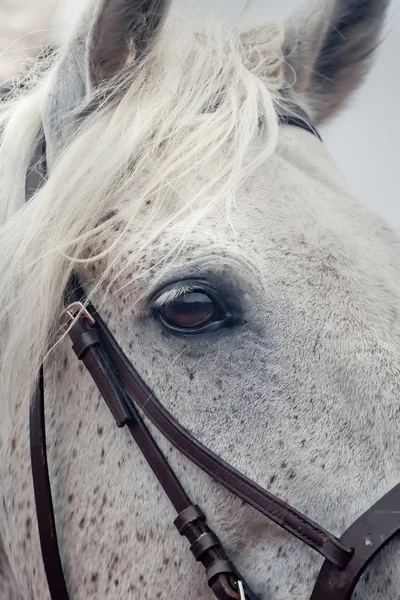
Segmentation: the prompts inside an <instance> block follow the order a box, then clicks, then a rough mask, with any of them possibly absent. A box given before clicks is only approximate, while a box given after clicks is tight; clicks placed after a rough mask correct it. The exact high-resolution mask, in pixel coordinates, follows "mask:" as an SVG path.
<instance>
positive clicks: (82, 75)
mask: <svg viewBox="0 0 400 600" xmlns="http://www.w3.org/2000/svg"><path fill="white" fill-rule="evenodd" d="M168 5H169V1H168V0H95V2H94V3H93V2H92V3H91V5H90V6H89V9H88V10H87V11H86V12H85V13H84V14H83V16H82V17H81V19H80V22H79V23H78V24H77V27H76V29H75V32H74V34H73V35H72V39H71V41H70V43H69V44H68V46H67V48H66V50H65V52H64V55H63V56H62V57H61V58H60V60H59V64H58V67H57V69H56V71H55V72H54V78H53V79H52V80H51V81H50V85H49V93H48V96H47V98H46V99H45V101H44V104H43V110H42V120H43V125H44V131H45V136H46V141H47V152H48V154H49V158H50V160H51V156H52V155H53V154H57V152H58V151H59V150H60V149H61V148H62V147H63V145H64V144H65V143H66V141H67V140H68V139H69V138H70V137H71V135H72V134H73V132H74V128H75V127H76V122H75V118H74V111H76V109H77V107H78V106H81V105H82V103H83V102H84V100H85V98H86V97H87V96H88V95H89V94H90V92H91V91H92V90H93V89H95V88H97V87H98V86H99V85H101V84H102V83H104V82H106V81H107V80H108V79H110V78H111V77H113V76H115V75H117V74H118V73H119V72H120V71H121V70H122V68H123V67H124V66H125V65H126V63H127V60H128V58H129V57H131V56H132V55H136V58H138V59H139V58H140V56H141V55H143V54H144V53H145V52H146V50H147V49H148V48H149V46H150V45H151V42H152V41H153V40H154V38H155V36H156V33H157V32H158V30H159V29H160V26H161V22H162V20H163V17H164V15H165V14H166V12H167V8H168Z"/></svg>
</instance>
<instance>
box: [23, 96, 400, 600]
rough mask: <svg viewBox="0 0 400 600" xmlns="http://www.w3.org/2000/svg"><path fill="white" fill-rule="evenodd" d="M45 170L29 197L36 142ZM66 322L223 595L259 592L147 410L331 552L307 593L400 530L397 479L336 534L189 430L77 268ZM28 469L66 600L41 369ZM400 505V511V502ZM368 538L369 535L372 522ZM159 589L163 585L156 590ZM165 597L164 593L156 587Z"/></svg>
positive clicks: (358, 564) (232, 598)
mask: <svg viewBox="0 0 400 600" xmlns="http://www.w3.org/2000/svg"><path fill="white" fill-rule="evenodd" d="M280 122H281V123H282V124H284V125H293V126H296V127H299V128H301V129H304V130H306V131H308V132H310V133H312V134H313V135H315V136H317V137H318V138H319V139H320V136H319V134H318V132H317V131H316V130H315V129H314V128H313V127H312V126H311V125H310V124H309V122H308V119H307V116H306V115H305V114H304V113H303V112H302V111H301V109H299V108H298V107H295V106H289V105H288V107H287V110H286V111H285V112H284V113H283V114H281V115H280ZM39 157H41V160H40V161H39V163H40V164H41V165H42V169H41V173H39V176H38V175H37V171H36V175H35V174H34V172H33V171H32V172H30V173H29V174H28V178H27V198H28V199H29V197H30V196H31V195H32V193H33V192H34V191H35V190H36V189H37V188H38V187H39V185H40V184H41V182H42V181H43V180H44V178H45V166H46V165H45V146H44V143H43V145H42V146H41V147H40V149H39ZM65 306H66V311H65V313H64V318H66V322H65V323H64V325H65V326H66V328H67V330H68V334H69V336H70V338H71V341H72V347H73V350H74V352H75V354H76V356H77V357H78V359H79V360H80V361H82V363H83V364H84V365H85V367H86V369H87V371H88V372H89V373H90V375H91V377H92V379H93V380H94V382H95V384H96V386H97V388H98V390H99V392H100V394H101V395H102V397H103V398H104V400H105V402H106V403H107V406H108V407H109V409H110V412H111V413H112V415H113V417H114V419H115V422H116V424H117V426H118V427H127V428H128V429H129V431H130V433H131V435H132V437H133V439H134V440H135V442H136V444H137V445H138V447H139V448H140V450H141V452H142V453H143V456H144V457H145V459H146V461H147V462H148V464H149V466H150V467H151V469H152V470H153V472H154V474H155V476H156V478H157V480H158V482H159V483H160V485H161V486H162V487H163V489H164V491H165V493H166V495H167V496H168V498H169V499H170V501H171V503H172V505H173V506H174V508H175V510H176V511H177V513H178V516H177V518H176V519H175V526H176V528H177V530H178V532H179V534H180V535H182V536H184V537H186V538H187V540H188V542H189V544H190V550H191V552H192V554H193V556H194V558H195V560H197V561H198V562H200V563H201V564H202V565H203V566H204V568H205V570H206V576H207V581H208V585H209V586H210V588H211V589H212V591H213V593H214V596H215V598H217V600H257V597H256V595H255V594H254V592H253V591H252V590H251V588H250V587H249V585H248V584H247V583H246V581H245V580H244V578H243V577H242V576H241V575H240V573H239V572H238V571H237V569H236V568H235V566H234V565H233V563H232V562H231V561H230V560H229V558H228V556H227V554H226V552H225V551H224V549H223V547H222V544H221V542H220V540H219V539H218V537H217V536H216V534H215V533H214V532H213V531H212V530H211V529H210V527H209V526H208V525H207V522H206V517H205V514H204V513H203V511H202V510H201V509H200V508H199V507H198V506H196V505H194V504H193V503H192V501H191V500H190V498H189V497H188V495H187V494H186V492H185V490H184V489H183V487H182V485H181V484H180V482H179V480H178V479H177V477H176V475H175V474H174V472H173V471H172V469H171V467H170V465H169V464H168V462H167V460H166V458H165V457H164V455H163V454H162V452H161V451H160V449H159V447H158V446H157V444H156V442H155V441H154V439H153V437H152V436H151V434H150V432H149V430H148V429H147V427H146V425H145V424H144V422H143V419H142V417H141V414H140V412H139V411H141V412H142V413H143V414H144V415H145V416H146V417H147V418H148V419H149V420H150V422H151V423H153V425H155V426H156V428H157V429H158V430H159V431H160V432H161V433H162V434H163V435H164V437H165V438H166V439H168V440H169V442H170V443H171V444H172V445H173V446H174V447H175V448H176V449H177V450H179V451H180V452H181V453H182V454H183V455H184V456H186V457H187V458H188V459H189V460H191V461H192V462H193V463H194V464H195V465H197V466H198V467H199V468H201V469H202V470H203V471H204V472H205V473H207V474H208V475H210V476H211V477H212V478H213V479H214V480H215V481H217V482H218V483H220V484H222V485H223V486H224V487H225V488H227V489H228V490H229V491H231V492H232V493H234V494H235V495H236V496H238V497H239V498H241V499H242V500H244V501H245V502H246V503H248V504H250V505H251V506H253V507H254V508H255V509H257V510H258V511H259V512H260V513H262V514H263V515H265V516H266V517H268V518H269V519H271V520H272V521H274V522H275V523H276V524H277V525H279V526H280V527H282V528H283V529H285V530H286V531H288V532H289V533H291V534H293V535H294V536H296V537H297V538H299V539H300V540H301V541H303V542H304V543H305V544H307V545H308V546H309V547H311V548H313V549H314V550H316V551H317V552H319V553H320V554H321V555H323V556H324V557H325V558H326V562H325V563H324V566H323V568H322V570H321V573H320V575H319V577H318V580H317V583H316V586H315V589H314V592H313V594H312V597H311V600H349V599H350V597H351V594H352V592H353V590H354V588H355V586H356V583H357V582H358V580H359V578H360V577H361V575H362V573H363V572H364V570H365V568H366V567H367V565H368V564H369V562H370V561H371V560H372V558H373V557H374V556H375V555H376V554H377V553H378V552H379V550H380V549H382V548H383V547H384V546H385V545H386V544H387V543H388V542H389V541H390V539H392V538H393V536H394V535H395V534H396V533H397V532H398V531H399V530H400V514H399V511H398V508H399V506H400V486H398V487H397V488H395V489H394V490H393V491H392V492H391V493H390V494H388V495H387V496H385V498H383V499H382V500H381V501H380V502H378V503H377V504H376V505H375V506H374V507H373V508H372V509H370V511H368V512H367V513H366V514H365V515H364V516H363V517H361V518H360V519H359V520H358V521H356V523H354V525H352V526H351V527H350V529H349V530H348V531H347V532H346V533H345V534H344V535H343V536H342V538H341V539H340V540H339V539H338V538H336V537H335V536H334V535H332V534H331V533H329V532H328V531H326V530H325V529H324V528H323V527H321V526H320V525H318V524H317V523H315V522H313V521H312V520H311V519H309V518H308V517H306V516H305V515H303V514H301V513H300V512H299V511H297V510H296V509H294V508H293V507H291V506H290V505H288V504H287V503H285V502H283V501H282V500H280V499H279V498H277V497H276V496H274V495H273V494H271V493H270V492H268V491H267V490H265V489H263V488H262V487H260V486H259V485H258V484H256V483H255V482H253V481H251V480H250V479H249V478H247V477H246V476H245V475H243V474H242V473H240V472H239V471H237V470H236V469H234V468H233V467H232V466H231V465H229V464H227V463H226V462H225V461H223V460H222V459H221V458H219V457H218V456H216V455H215V454H214V453H213V452H211V451H210V450H209V449H208V448H206V447H205V446H203V445H202V444H201V443H200V442H199V441H198V440H196V439H195V438H194V437H193V436H192V435H190V434H189V432H187V431H186V430H185V429H184V428H183V427H182V426H181V425H180V424H179V423H178V422H177V421H176V420H175V419H174V418H173V417H172V415H171V414H170V413H169V412H168V411H167V410H166V409H165V408H164V406H163V405H162V404H161V403H160V402H159V401H158V399H157V398H156V397H155V395H154V394H153V393H152V391H151V390H150V389H149V388H148V387H147V386H146V384H145V383H144V382H143V381H142V379H141V378H140V376H139V374H138V373H137V372H136V370H135V369H134V368H133V366H132V365H131V363H130V362H129V360H128V359H127V357H126V356H125V354H124V353H123V351H122V349H121V348H120V347H119V345H118V344H117V342H116V340H115V339H114V337H113V336H112V334H111V332H110V331H109V329H108V328H107V326H106V325H105V323H104V322H103V321H102V319H101V317H100V316H99V315H98V313H97V312H96V310H95V308H94V307H93V306H92V305H90V304H88V303H87V302H86V298H85V295H84V292H83V290H82V287H81V286H80V284H79V281H78V280H77V279H76V277H72V278H71V280H70V282H69V284H68V286H67V290H66V292H65ZM30 438H31V459H32V474H33V484H34V492H35V501H36V511H37V516H38V526H39V537H40V543H41V549H42V556H43V561H44V566H45V571H46V576H47V580H48V585H49V590H50V595H51V598H52V600H69V596H68V592H67V586H66V583H65V579H64V574H63V569H62V563H61V558H60V553H59V548H58V543H57V535H56V527H55V519H54V509H53V502H52V495H51V487H50V479H49V473H48V465H47V456H46V434H45V418H44V380H43V369H42V370H41V373H40V376H39V379H38V384H37V391H36V394H35V395H34V397H33V398H32V402H31V410H30ZM394 507H396V509H397V510H396V511H394V510H393V509H394ZM367 531H368V535H369V536H370V537H368V539H369V540H370V543H368V544H366V541H365V540H366V537H365V536H366V532H367ZM159 594H162V592H161V591H160V592H159ZM160 597H162V595H160Z"/></svg>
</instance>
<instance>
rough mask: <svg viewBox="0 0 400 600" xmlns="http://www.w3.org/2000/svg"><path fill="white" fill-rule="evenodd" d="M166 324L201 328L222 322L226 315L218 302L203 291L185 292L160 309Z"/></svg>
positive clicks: (176, 327)
mask: <svg viewBox="0 0 400 600" xmlns="http://www.w3.org/2000/svg"><path fill="white" fill-rule="evenodd" d="M158 312H159V315H160V317H161V320H162V321H163V323H164V325H166V326H167V327H170V328H172V329H175V330H181V331H185V330H186V331H190V330H192V331H193V330H200V329H203V328H204V327H207V326H209V325H211V324H213V323H220V322H221V321H223V320H224V317H225V315H224V314H223V312H222V310H221V309H220V307H219V306H218V304H217V302H216V301H215V300H214V299H213V298H212V297H211V296H210V295H209V294H207V293H205V292H203V291H200V290H198V291H193V292H188V293H186V294H183V295H182V296H180V297H179V298H176V299H175V300H172V301H170V302H169V303H168V304H166V305H164V306H161V307H160V308H159V309H158Z"/></svg>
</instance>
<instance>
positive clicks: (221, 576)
mask: <svg viewBox="0 0 400 600" xmlns="http://www.w3.org/2000/svg"><path fill="white" fill-rule="evenodd" d="M69 336H70V338H71V340H72V348H73V350H74V351H75V353H76V355H77V357H78V358H79V359H80V360H81V361H82V362H83V364H84V365H85V367H86V369H87V370H88V371H89V373H90V375H91V377H92V379H93V381H94V382H95V383H96V385H97V387H98V389H99V391H100V393H101V395H102V396H103V398H104V400H105V401H106V403H107V406H108V407H109V409H110V411H111V413H112V415H113V416H114V419H115V421H116V424H117V425H118V427H123V426H125V425H126V426H127V427H128V429H129V431H130V433H131V435H132V437H133V438H134V440H135V442H136V444H137V445H138V447H139V448H140V450H141V452H142V454H143V456H144V457H145V459H146V461H147V463H148V464H149V466H150V467H151V469H152V470H153V472H154V474H155V476H156V477H157V479H158V481H159V483H160V484H161V486H162V487H163V489H164V491H165V493H166V495H167V496H168V498H169V499H170V501H171V503H172V505H173V506H174V508H175V510H176V511H177V512H178V517H177V519H176V521H175V524H176V526H177V528H178V531H179V533H180V534H181V535H184V536H185V537H186V538H187V539H188V540H189V542H190V544H191V551H192V553H193V555H194V557H195V559H196V560H197V561H199V562H201V563H202V564H203V566H204V567H205V569H206V572H207V579H208V584H209V586H210V587H211V588H212V589H213V591H214V594H215V597H216V598H217V599H218V600H240V596H239V593H238V590H237V588H235V586H236V583H237V581H238V580H240V581H241V582H242V583H243V585H244V588H245V594H246V598H247V600H257V598H256V596H255V595H254V593H253V592H252V591H251V590H250V588H249V587H248V585H247V584H246V582H245V581H244V579H243V578H242V577H241V576H240V574H239V573H238V572H237V570H236V569H235V567H234V566H233V565H232V563H231V562H230V561H229V560H228V558H227V556H226V553H225V551H224V550H223V548H222V545H221V543H220V541H219V539H218V538H217V536H216V535H215V534H214V532H213V531H212V530H211V529H210V528H209V527H208V526H207V524H206V517H205V515H204V513H203V512H202V511H201V509H200V508H199V507H197V506H193V504H192V502H191V500H190V499H189V497H188V496H187V494H186V492H185V490H184V489H183V487H182V485H181V484H180V482H179V480H178V479H177V477H176V475H175V473H174V472H173V471H172V469H171V467H170V465H169V463H168V462H167V460H166V458H165V457H164V455H163V454H162V452H161V451H160V449H159V448H158V446H157V444H156V442H155V441H154V439H153V437H152V436H151V435H150V433H149V431H148V429H147V427H146V426H145V424H144V422H143V420H142V418H141V417H140V415H139V413H138V411H137V410H136V408H135V406H134V405H133V404H132V403H130V402H128V401H127V397H126V394H125V391H124V389H123V387H122V385H121V382H120V380H119V378H118V376H117V375H116V373H115V370H114V367H113V365H112V363H111V362H110V361H109V357H108V354H107V353H106V352H105V350H104V347H103V344H102V343H101V341H100V339H99V332H98V330H97V328H96V326H92V324H91V322H90V319H89V318H88V315H86V314H85V313H82V315H81V316H78V318H77V319H76V320H75V322H74V324H73V326H72V327H71V329H70V330H69Z"/></svg>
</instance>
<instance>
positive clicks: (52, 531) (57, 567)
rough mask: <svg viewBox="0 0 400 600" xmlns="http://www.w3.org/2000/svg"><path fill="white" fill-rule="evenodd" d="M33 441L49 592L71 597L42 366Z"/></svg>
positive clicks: (63, 599)
mask: <svg viewBox="0 0 400 600" xmlns="http://www.w3.org/2000/svg"><path fill="white" fill-rule="evenodd" d="M30 444H31V464H32V477H33V487H34V492H35V502H36V514H37V520H38V527H39V537H40V546H41V550H42V557H43V563H44V567H45V572H46V577H47V582H48V586H49V590H50V596H51V598H52V599H54V600H69V596H68V592H67V586H66V583H65V579H64V572H63V568H62V564H61V558H60V552H59V549H58V542H57V532H56V525H55V519H54V508H53V500H52V496H51V487H50V477H49V470H48V465H47V452H46V430H45V416H44V381H43V368H42V369H41V371H40V374H39V377H38V381H37V386H36V391H35V394H34V395H33V398H32V400H31V406H30Z"/></svg>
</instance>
